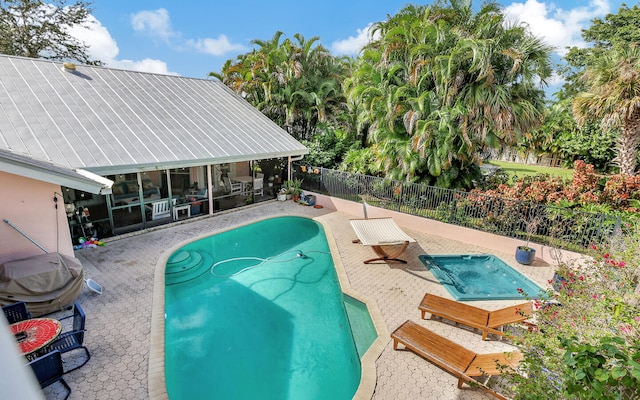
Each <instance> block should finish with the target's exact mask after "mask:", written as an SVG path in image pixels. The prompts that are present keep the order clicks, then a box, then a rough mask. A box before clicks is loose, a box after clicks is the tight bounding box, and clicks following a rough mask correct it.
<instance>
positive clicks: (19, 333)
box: [9, 318, 62, 355]
mask: <svg viewBox="0 0 640 400" xmlns="http://www.w3.org/2000/svg"><path fill="white" fill-rule="evenodd" d="M9 329H11V333H13V335H14V336H15V338H16V340H17V341H18V345H19V347H20V351H21V352H22V354H24V355H28V354H30V353H33V352H34V351H36V350H40V349H41V348H43V347H44V346H46V345H48V344H49V343H51V342H52V341H53V340H54V339H55V338H57V337H58V335H59V334H60V332H61V331H62V323H61V322H60V321H58V320H57V319H53V318H32V319H26V320H24V321H20V322H16V323H15V324H11V325H9Z"/></svg>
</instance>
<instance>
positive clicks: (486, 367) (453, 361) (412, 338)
mask: <svg viewBox="0 0 640 400" xmlns="http://www.w3.org/2000/svg"><path fill="white" fill-rule="evenodd" d="M391 338H392V339H393V349H394V350H397V349H398V343H402V344H403V345H404V346H405V347H406V348H408V349H410V350H411V351H413V352H414V353H416V354H418V355H420V356H422V357H424V358H426V359H427V360H429V361H431V362H432V363H434V364H436V365H437V366H439V367H441V368H442V369H444V370H445V371H447V372H449V373H451V374H453V375H455V376H456V377H457V378H458V388H462V384H463V383H464V382H467V383H468V384H470V385H471V386H474V387H478V388H480V389H482V390H484V391H485V392H487V393H489V394H491V395H493V396H495V397H496V398H498V399H505V400H506V399H507V397H505V396H504V395H502V394H500V393H497V392H496V391H494V390H492V389H490V388H489V387H487V386H486V385H484V384H483V383H481V382H478V381H477V380H475V379H473V377H475V376H483V375H487V376H488V375H499V374H501V373H503V372H506V371H509V370H508V368H511V370H510V371H513V370H515V368H516V367H517V365H518V363H519V362H520V360H521V359H522V355H521V354H520V353H519V352H517V351H514V352H511V353H490V354H477V353H475V352H473V351H471V350H469V349H467V348H465V347H462V346H461V345H459V344H457V343H455V342H452V341H451V340H449V339H446V338H444V337H442V336H440V335H438V334H436V333H434V332H432V331H430V330H428V329H427V328H425V327H423V326H421V325H418V324H416V323H415V322H413V321H410V320H408V321H406V322H404V323H403V324H402V325H400V326H399V327H398V328H397V329H396V330H395V331H394V332H393V333H392V334H391ZM505 368H507V369H505Z"/></svg>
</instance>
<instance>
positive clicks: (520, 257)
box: [516, 246, 536, 265]
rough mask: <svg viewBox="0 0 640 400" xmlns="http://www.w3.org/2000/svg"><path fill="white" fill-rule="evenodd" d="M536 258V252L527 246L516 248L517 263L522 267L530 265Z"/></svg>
mask: <svg viewBox="0 0 640 400" xmlns="http://www.w3.org/2000/svg"><path fill="white" fill-rule="evenodd" d="M535 258H536V250H535V249H532V248H531V247H527V246H518V247H516V261H517V262H518V263H520V264H522V265H529V264H531V263H532V262H533V260H534V259H535Z"/></svg>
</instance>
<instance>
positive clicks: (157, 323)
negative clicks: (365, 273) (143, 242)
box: [147, 215, 391, 400]
mask: <svg viewBox="0 0 640 400" xmlns="http://www.w3.org/2000/svg"><path fill="white" fill-rule="evenodd" d="M287 216H290V217H297V218H307V219H311V220H313V221H315V222H317V223H319V224H320V225H321V226H322V228H323V229H324V232H325V236H326V238H327V242H328V244H329V250H330V251H331V257H332V258H333V263H334V266H335V270H336V274H337V275H338V281H339V282H340V287H341V290H342V292H343V293H344V294H346V295H348V296H351V297H353V298H354V299H356V300H358V301H361V302H362V303H364V304H365V305H366V306H367V309H368V311H369V315H370V316H371V320H372V322H373V325H374V327H375V329H376V331H377V334H378V337H377V339H376V340H375V341H374V342H373V344H371V346H370V347H369V349H368V350H367V352H366V353H365V354H364V355H363V356H362V357H361V358H360V365H361V375H360V385H359V386H358V389H357V390H356V393H355V394H354V396H353V399H355V400H365V399H371V397H372V396H373V393H374V391H375V387H376V376H377V375H376V360H377V359H378V358H379V357H380V355H381V354H382V351H383V350H384V349H385V347H386V345H387V343H389V341H390V340H391V339H390V336H389V330H388V329H387V325H386V323H385V322H384V318H383V317H382V313H381V312H380V309H379V308H378V306H377V304H376V302H375V301H373V300H371V299H369V298H367V297H366V296H364V295H362V294H361V293H359V292H357V291H355V290H353V289H352V288H351V284H350V283H349V278H348V276H347V272H346V270H345V268H344V264H343V263H342V259H341V258H340V252H339V250H338V246H337V244H336V242H335V239H334V236H333V232H332V231H331V228H330V227H329V226H328V225H327V224H325V223H323V222H322V221H321V220H319V219H318V218H308V217H300V216H299V215H282V217H287ZM272 218H274V217H265V218H262V219H257V220H255V221H251V222H247V223H245V224H239V225H234V226H229V227H225V229H220V230H215V231H211V232H207V233H203V234H201V235H198V236H195V237H193V238H190V239H187V240H185V241H183V242H181V243H179V244H177V245H175V246H173V247H171V248H169V249H167V250H165V251H164V252H163V253H162V254H161V255H160V257H159V258H158V261H157V263H156V268H155V270H154V279H153V296H152V298H153V300H152V305H151V330H150V343H149V370H148V374H147V383H148V393H149V399H151V400H168V399H169V395H168V393H167V385H166V377H165V371H164V364H165V354H164V347H165V340H164V305H165V304H164V299H165V282H164V275H165V274H164V272H165V267H166V264H167V261H168V259H169V256H170V255H171V254H173V253H174V252H175V251H176V250H178V249H179V248H181V247H183V246H185V245H187V244H189V243H192V242H195V241H197V240H200V239H203V238H206V237H208V236H211V235H216V234H219V233H222V232H226V231H230V230H232V229H238V228H241V227H243V226H246V225H251V224H254V223H257V222H260V221H264V220H267V219H272Z"/></svg>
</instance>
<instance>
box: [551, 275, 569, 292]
mask: <svg viewBox="0 0 640 400" xmlns="http://www.w3.org/2000/svg"><path fill="white" fill-rule="evenodd" d="M564 282H566V279H564V278H563V277H561V276H560V275H558V273H557V272H556V273H554V274H553V278H552V279H551V287H552V288H553V290H555V291H556V292H559V291H561V290H562V288H563V286H564Z"/></svg>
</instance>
